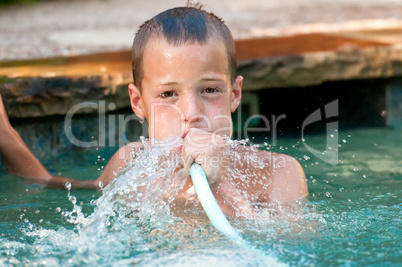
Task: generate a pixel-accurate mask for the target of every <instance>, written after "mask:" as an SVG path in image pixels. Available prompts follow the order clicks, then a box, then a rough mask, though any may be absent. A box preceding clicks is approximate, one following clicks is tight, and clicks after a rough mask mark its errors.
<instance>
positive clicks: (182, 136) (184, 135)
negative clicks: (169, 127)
mask: <svg viewBox="0 0 402 267" xmlns="http://www.w3.org/2000/svg"><path fill="white" fill-rule="evenodd" d="M188 132H189V131H185V132H184V133H183V134H182V135H181V138H183V139H184V138H186V136H187V134H188Z"/></svg>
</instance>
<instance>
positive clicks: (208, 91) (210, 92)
mask: <svg viewBox="0 0 402 267" xmlns="http://www.w3.org/2000/svg"><path fill="white" fill-rule="evenodd" d="M204 92H205V93H207V94H212V93H216V92H218V88H216V87H207V88H205V89H204Z"/></svg>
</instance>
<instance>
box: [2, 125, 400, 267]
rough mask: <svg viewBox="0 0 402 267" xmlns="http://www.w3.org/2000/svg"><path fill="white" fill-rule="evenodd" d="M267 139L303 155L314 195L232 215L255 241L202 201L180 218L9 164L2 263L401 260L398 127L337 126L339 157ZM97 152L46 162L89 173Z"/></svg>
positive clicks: (315, 143) (160, 207) (74, 173)
mask: <svg viewBox="0 0 402 267" xmlns="http://www.w3.org/2000/svg"><path fill="white" fill-rule="evenodd" d="M265 141H266V140H265V138H256V139H255V140H253V142H257V143H259V144H261V149H269V150H270V151H274V152H281V153H285V154H289V155H292V156H294V157H296V158H297V159H298V160H299V162H300V163H301V164H302V166H303V167H304V170H305V172H306V177H307V180H308V186H309V192H310V196H309V198H308V200H306V201H303V202H302V203H300V204H298V205H296V204H295V205H278V204H275V203H274V204H271V205H269V206H268V207H262V208H261V209H260V210H259V212H258V216H257V218H256V219H254V220H246V219H230V222H231V223H232V225H233V226H234V227H235V228H237V229H239V230H240V231H241V234H242V236H243V238H244V239H246V240H247V241H249V242H250V243H251V244H252V245H253V246H254V248H255V249H253V250H245V249H243V248H242V247H239V246H238V245H236V244H234V243H232V242H231V241H230V240H228V239H227V238H226V237H224V236H221V235H220V234H219V233H218V232H217V231H216V230H215V229H214V228H213V227H212V226H211V225H210V224H209V223H208V221H207V220H204V219H205V218H204V219H202V218H203V216H202V214H203V211H202V209H198V208H197V209H195V210H191V211H189V210H188V211H186V212H187V213H188V214H187V215H188V218H187V219H185V220H183V219H180V218H179V217H176V216H174V215H172V214H171V213H170V211H169V208H166V207H168V206H169V205H165V204H166V203H169V200H167V201H165V202H163V203H162V202H160V200H156V201H155V202H154V203H148V204H144V205H143V206H135V205H137V204H136V202H135V201H134V202H132V203H133V204H122V201H121V199H119V198H116V196H117V195H116V194H115V195H111V194H110V190H109V192H105V193H104V194H103V195H102V192H97V191H93V190H71V191H67V190H63V189H43V187H42V186H40V185H30V184H27V183H25V182H24V181H21V180H19V179H18V178H15V177H11V176H9V175H7V174H5V172H3V173H0V179H1V183H0V229H1V232H0V266H15V265H18V266H19V265H30V266H31V265H41V266H42V265H48V266H77V265H107V266H109V265H118V266H120V265H122V266H125V265H140V266H155V265H156V266H157V265H168V266H184V265H185V266H190V265H191V266H192V265H195V266H197V265H200V266H205V265H206V264H221V265H224V266H266V265H267V264H274V265H282V264H284V265H290V266H296V265H297V266H304V265H312V266H400V265H401V262H402V253H401V247H402V230H401V229H402V227H401V222H402V205H401V202H402V186H401V180H402V146H401V145H400V144H401V143H402V131H398V130H393V129H386V128H367V129H357V130H356V129H355V130H344V131H342V132H340V133H339V142H338V143H339V146H338V148H337V149H338V152H339V155H338V157H339V158H338V159H339V163H338V164H337V165H335V166H334V165H330V164H327V163H325V162H324V161H321V160H320V159H318V158H316V157H315V156H314V155H312V154H311V153H310V152H309V151H308V150H307V149H306V148H305V146H304V145H303V142H302V140H300V138H297V137H279V138H278V140H277V145H276V146H275V147H269V146H268V147H266V146H264V145H262V144H264V142H265ZM305 142H306V143H308V145H309V146H311V147H314V148H317V149H324V148H325V145H323V144H325V142H326V136H325V135H311V136H306V137H305ZM98 156H99V155H97V154H96V153H94V155H93V159H94V160H93V162H89V163H88V165H87V166H83V165H82V164H76V165H75V166H71V164H72V163H73V162H74V159H71V162H68V164H65V165H64V166H47V167H48V168H50V169H55V170H57V171H58V172H60V174H62V175H64V176H71V177H76V178H79V179H91V178H95V177H97V176H98V175H99V172H100V171H101V169H102V168H101V167H100V166H101V165H102V164H105V163H106V160H103V156H102V155H100V157H99V158H98ZM95 163H96V164H95ZM148 171H149V170H148ZM167 182H174V181H167ZM115 186H118V185H115ZM120 186H121V185H120ZM123 199H124V198H123ZM158 201H159V202H158ZM74 203H75V204H74ZM108 203H109V204H111V205H108ZM105 209H110V210H109V211H107V212H103V211H104V210H105Z"/></svg>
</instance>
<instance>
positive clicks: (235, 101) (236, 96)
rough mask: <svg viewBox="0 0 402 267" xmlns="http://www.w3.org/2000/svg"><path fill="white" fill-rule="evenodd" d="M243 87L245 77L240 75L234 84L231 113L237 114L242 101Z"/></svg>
mask: <svg viewBox="0 0 402 267" xmlns="http://www.w3.org/2000/svg"><path fill="white" fill-rule="evenodd" d="M242 85H243V77H242V76H240V75H238V76H237V77H236V79H235V81H234V83H233V88H232V102H231V104H230V110H231V112H235V111H236V109H237V107H238V106H239V104H240V100H241V87H242Z"/></svg>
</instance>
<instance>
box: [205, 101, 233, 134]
mask: <svg viewBox="0 0 402 267" xmlns="http://www.w3.org/2000/svg"><path fill="white" fill-rule="evenodd" d="M207 117H208V118H209V119H210V120H211V122H212V125H213V128H214V129H217V128H222V127H229V126H231V124H232V117H231V112H230V105H229V103H226V102H223V103H222V102H220V103H217V104H214V105H212V106H210V108H208V115H207Z"/></svg>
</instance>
